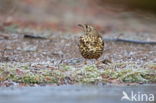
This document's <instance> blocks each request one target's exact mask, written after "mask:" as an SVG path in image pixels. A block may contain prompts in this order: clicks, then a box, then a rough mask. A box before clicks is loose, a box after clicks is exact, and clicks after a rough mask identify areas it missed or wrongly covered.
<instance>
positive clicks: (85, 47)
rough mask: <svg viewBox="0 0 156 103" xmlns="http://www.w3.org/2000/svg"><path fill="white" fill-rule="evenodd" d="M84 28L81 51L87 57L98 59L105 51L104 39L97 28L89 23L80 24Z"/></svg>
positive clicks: (80, 40)
mask: <svg viewBox="0 0 156 103" xmlns="http://www.w3.org/2000/svg"><path fill="white" fill-rule="evenodd" d="M78 26H79V27H81V28H83V31H84V33H83V35H82V36H80V38H79V44H78V47H79V51H80V53H81V55H82V57H84V58H85V59H95V60H98V58H99V57H101V56H102V54H103V51H104V40H103V38H102V36H101V35H100V33H99V32H98V31H97V30H96V28H95V27H94V26H92V25H88V24H78Z"/></svg>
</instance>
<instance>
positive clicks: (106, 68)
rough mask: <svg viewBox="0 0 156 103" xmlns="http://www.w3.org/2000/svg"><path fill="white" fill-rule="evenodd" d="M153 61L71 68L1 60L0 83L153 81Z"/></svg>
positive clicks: (58, 83)
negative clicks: (141, 64) (142, 63)
mask: <svg viewBox="0 0 156 103" xmlns="http://www.w3.org/2000/svg"><path fill="white" fill-rule="evenodd" d="M155 65H156V64H154V63H147V64H146V65H144V66H139V65H137V64H135V63H127V62H126V63H111V64H107V65H106V64H104V65H103V66H101V67H100V68H98V67H97V66H96V65H84V66H81V67H74V66H70V65H60V66H59V68H58V67H49V68H47V67H46V66H44V65H42V68H37V67H35V68H34V67H32V66H30V65H28V64H20V65H19V64H14V66H13V65H11V64H9V63H6V64H5V63H1V65H0V82H3V81H6V80H9V81H13V82H16V83H24V84H57V85H61V84H99V83H114V84H121V83H123V84H124V83H156V71H155V69H153V68H155Z"/></svg>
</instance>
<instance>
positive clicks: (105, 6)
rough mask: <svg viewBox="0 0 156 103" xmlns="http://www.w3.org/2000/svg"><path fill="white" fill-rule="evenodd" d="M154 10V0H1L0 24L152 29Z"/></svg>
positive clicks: (61, 28)
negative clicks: (91, 25) (81, 25)
mask: <svg viewBox="0 0 156 103" xmlns="http://www.w3.org/2000/svg"><path fill="white" fill-rule="evenodd" d="M155 12H156V1H155V0H141V1H140V0H126V1H125V0H117V1H114V0H0V25H1V26H0V27H1V30H2V29H3V26H8V25H12V24H16V25H18V26H19V27H21V28H22V27H30V28H33V29H51V30H53V31H68V32H77V27H76V25H77V24H79V23H82V24H84V23H88V24H94V25H95V26H96V27H97V28H98V29H99V30H101V32H107V31H121V30H128V31H129V30H130V31H131V30H134V31H136V30H139V31H149V30H150V31H153V32H155V30H154V29H153V28H155V23H156V22H155ZM147 25H148V26H149V25H150V26H151V29H146V28H147V27H148V26H147Z"/></svg>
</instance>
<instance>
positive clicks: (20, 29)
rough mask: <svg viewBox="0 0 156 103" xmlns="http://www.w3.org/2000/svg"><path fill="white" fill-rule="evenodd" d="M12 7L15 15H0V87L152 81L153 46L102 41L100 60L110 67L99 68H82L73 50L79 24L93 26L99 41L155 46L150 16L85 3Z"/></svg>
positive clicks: (30, 0) (26, 0) (31, 0)
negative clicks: (114, 40)
mask: <svg viewBox="0 0 156 103" xmlns="http://www.w3.org/2000/svg"><path fill="white" fill-rule="evenodd" d="M14 5H16V7H15V11H9V12H8V13H7V12H6V13H4V14H3V15H0V20H1V22H2V24H1V26H0V29H1V32H0V50H1V52H0V61H1V63H0V67H1V68H0V73H1V76H0V81H1V82H0V85H1V86H12V85H19V86H27V85H32V84H33V85H35V84H40V85H62V84H77V83H78V84H83V83H84V84H86V83H87V84H88V83H93V84H99V83H102V84H105V83H106V84H107V83H113V84H127V83H128V84H129V83H130V84H131V83H132V84H133V83H134V84H138V83H156V76H155V73H156V58H155V57H156V45H139V44H133V43H122V42H121V43H117V42H105V51H104V54H103V56H102V57H101V58H100V59H99V60H100V61H103V60H105V59H108V60H109V61H111V63H108V64H105V63H100V64H99V65H98V66H97V65H95V64H94V63H93V64H91V63H88V65H85V64H84V59H83V58H82V56H81V55H80V53H79V50H78V47H77V44H78V39H79V36H80V35H81V34H82V33H81V30H80V29H79V28H78V27H77V24H79V23H82V24H85V23H89V24H92V25H94V26H95V27H97V29H98V31H99V32H101V33H102V36H103V38H122V39H128V40H140V41H154V42H155V41H156V34H155V33H156V29H155V28H156V20H155V18H156V16H155V15H154V14H151V13H143V11H130V10H125V9H123V8H116V7H113V6H110V5H100V6H97V4H96V3H93V2H88V1H87V0H84V1H83V0H80V1H75V2H73V1H71V0H65V1H60V2H57V1H55V0H53V1H48V0H47V1H38V2H35V0H23V1H21V2H18V3H16V4H14ZM56 9H57V10H56ZM13 10H14V9H13ZM25 35H32V36H37V37H40V38H28V37H25Z"/></svg>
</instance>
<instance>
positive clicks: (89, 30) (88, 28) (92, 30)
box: [78, 24, 98, 35]
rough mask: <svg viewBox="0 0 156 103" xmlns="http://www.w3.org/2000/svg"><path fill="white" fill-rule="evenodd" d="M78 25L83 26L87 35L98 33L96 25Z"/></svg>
mask: <svg viewBox="0 0 156 103" xmlns="http://www.w3.org/2000/svg"><path fill="white" fill-rule="evenodd" d="M78 26H80V27H82V28H83V31H84V32H85V34H86V35H91V34H98V33H97V31H96V29H95V27H93V26H91V25H87V24H78Z"/></svg>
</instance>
